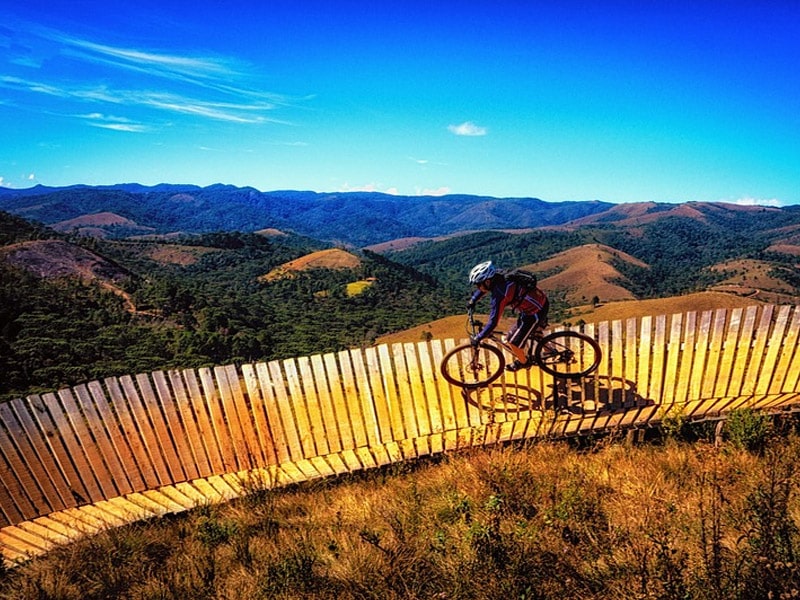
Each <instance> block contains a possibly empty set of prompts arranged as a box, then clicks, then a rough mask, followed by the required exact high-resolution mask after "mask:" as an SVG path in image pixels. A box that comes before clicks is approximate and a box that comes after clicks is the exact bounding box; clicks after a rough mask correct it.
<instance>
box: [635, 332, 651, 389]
mask: <svg viewBox="0 0 800 600" xmlns="http://www.w3.org/2000/svg"><path fill="white" fill-rule="evenodd" d="M639 330H640V332H639V341H638V348H639V351H638V355H639V361H638V362H639V364H638V374H637V376H636V382H637V386H636V387H637V389H638V390H639V394H640V395H641V396H642V397H643V398H649V397H650V377H651V372H650V370H651V365H652V360H651V358H650V355H651V354H652V352H653V342H652V335H653V331H652V330H653V318H652V317H650V316H644V317H642V318H641V320H640V323H639Z"/></svg>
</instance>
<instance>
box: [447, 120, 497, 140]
mask: <svg viewBox="0 0 800 600" xmlns="http://www.w3.org/2000/svg"><path fill="white" fill-rule="evenodd" d="M447 129H448V130H449V131H450V133H454V134H455V135H466V136H473V137H474V136H481V135H486V134H487V133H489V130H488V129H487V128H486V127H481V126H480V125H476V124H475V123H473V122H472V121H465V122H464V123H461V124H460V125H448V126H447Z"/></svg>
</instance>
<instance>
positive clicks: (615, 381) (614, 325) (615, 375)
mask: <svg viewBox="0 0 800 600" xmlns="http://www.w3.org/2000/svg"><path fill="white" fill-rule="evenodd" d="M610 333H611V339H610V341H611V355H610V356H611V378H610V379H609V391H610V392H611V394H610V396H611V397H613V396H614V391H615V390H616V391H618V393H619V397H620V399H624V392H625V388H626V387H627V386H626V379H625V351H624V349H623V348H624V346H623V343H624V340H623V336H622V321H612V322H611V330H610Z"/></svg>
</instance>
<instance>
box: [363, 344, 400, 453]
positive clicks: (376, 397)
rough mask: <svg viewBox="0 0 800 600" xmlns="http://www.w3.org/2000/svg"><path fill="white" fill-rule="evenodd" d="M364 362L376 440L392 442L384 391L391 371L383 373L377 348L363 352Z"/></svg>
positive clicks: (386, 394) (389, 418)
mask: <svg viewBox="0 0 800 600" xmlns="http://www.w3.org/2000/svg"><path fill="white" fill-rule="evenodd" d="M364 359H365V360H366V376H367V380H368V381H369V387H370V389H371V390H372V394H371V397H372V405H373V409H374V411H375V419H376V421H377V427H378V439H379V440H380V442H381V443H383V444H385V443H388V442H391V441H393V440H394V438H393V437H392V422H391V417H390V416H389V401H388V392H387V391H386V381H387V379H388V378H391V377H392V371H391V370H389V372H388V373H384V372H383V370H382V365H381V361H380V358H379V357H378V350H377V348H366V349H365V350H364Z"/></svg>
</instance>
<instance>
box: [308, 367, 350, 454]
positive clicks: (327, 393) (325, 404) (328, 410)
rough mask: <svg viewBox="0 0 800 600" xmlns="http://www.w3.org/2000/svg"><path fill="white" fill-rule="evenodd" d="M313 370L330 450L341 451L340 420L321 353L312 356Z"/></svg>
mask: <svg viewBox="0 0 800 600" xmlns="http://www.w3.org/2000/svg"><path fill="white" fill-rule="evenodd" d="M311 371H312V377H313V379H314V381H315V383H316V387H317V399H318V401H319V409H320V414H321V418H322V424H323V426H324V428H325V432H326V434H327V438H328V440H327V441H328V452H330V453H333V452H339V451H340V450H341V449H342V438H341V433H340V432H339V422H338V420H337V418H336V408H335V407H334V403H335V401H334V399H333V395H332V392H331V387H330V384H329V382H328V374H327V373H326V372H325V360H324V359H323V357H322V355H321V354H315V355H313V356H312V357H311ZM304 378H305V376H304Z"/></svg>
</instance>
